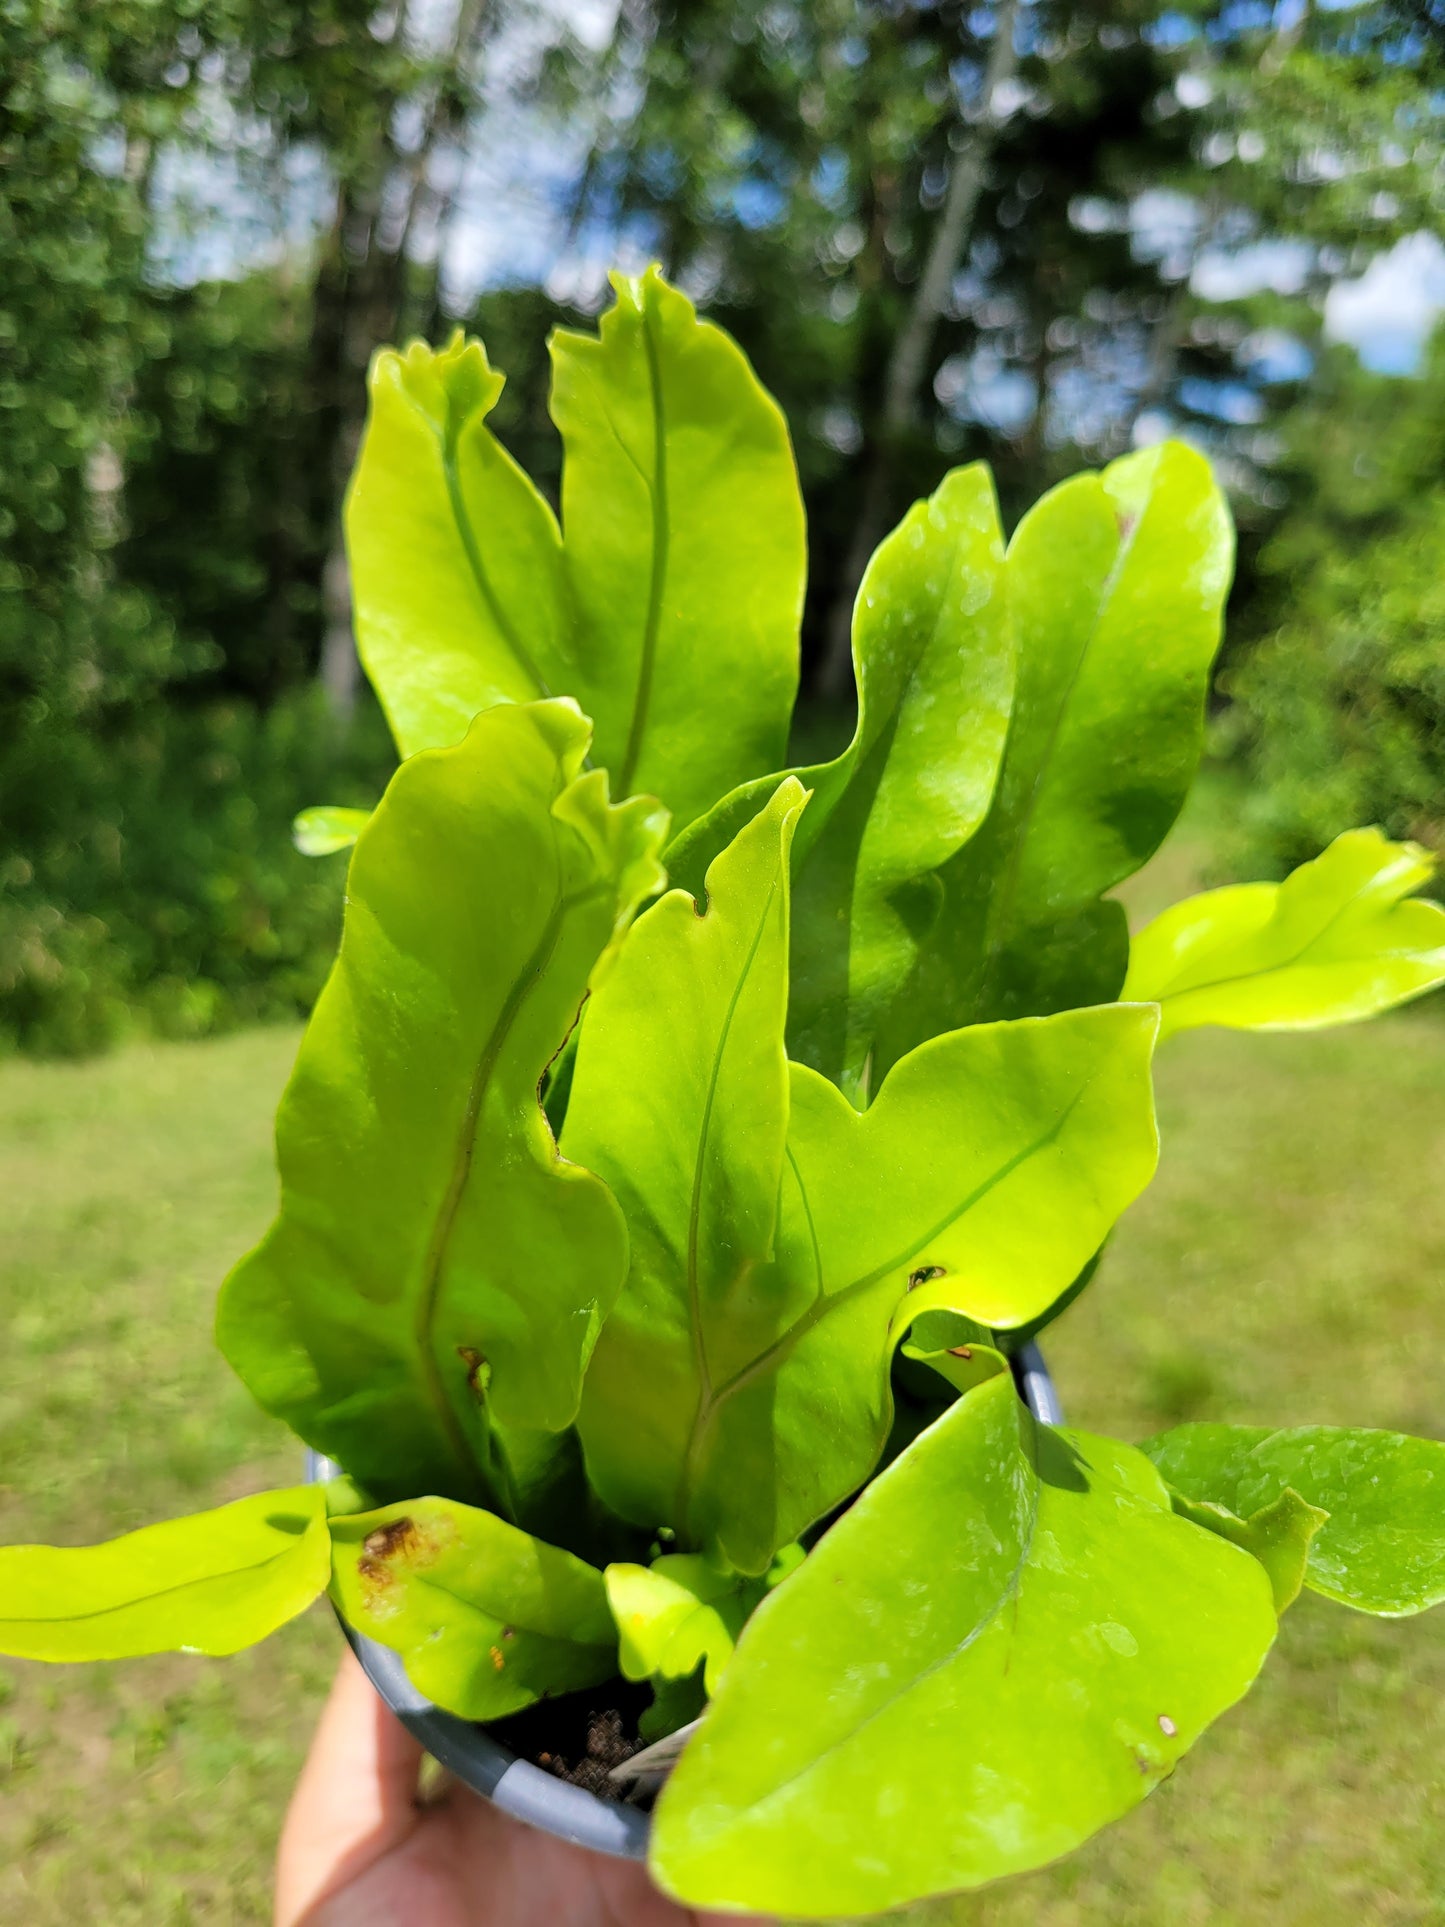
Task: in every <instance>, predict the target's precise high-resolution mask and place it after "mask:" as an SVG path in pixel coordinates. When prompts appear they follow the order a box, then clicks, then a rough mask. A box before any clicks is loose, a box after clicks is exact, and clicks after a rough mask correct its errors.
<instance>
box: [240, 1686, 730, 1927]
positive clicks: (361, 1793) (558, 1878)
mask: <svg viewBox="0 0 1445 1927" xmlns="http://www.w3.org/2000/svg"><path fill="white" fill-rule="evenodd" d="M421 1760H422V1749H421V1747H420V1746H419V1745H418V1744H417V1742H416V1741H415V1740H414V1739H413V1738H412V1737H411V1735H410V1734H409V1733H408V1732H407V1731H406V1729H405V1727H403V1726H402V1725H401V1723H400V1721H398V1720H397V1719H396V1718H395V1717H394V1716H393V1715H392V1714H391V1713H390V1712H388V1710H387V1708H386V1707H385V1706H384V1705H383V1704H382V1702H381V1700H380V1699H378V1697H377V1695H376V1693H375V1691H374V1690H373V1688H372V1686H371V1683H370V1681H369V1680H368V1679H367V1677H366V1675H365V1674H364V1673H363V1672H362V1670H361V1668H360V1666H359V1665H358V1664H357V1662H356V1660H355V1658H354V1657H353V1656H352V1654H351V1653H349V1652H348V1653H347V1655H346V1657H345V1658H344V1659H343V1660H342V1662H341V1670H340V1672H338V1674H337V1675H336V1680H335V1683H334V1685H333V1686H332V1688H331V1696H330V1698H329V1699H328V1700H327V1702H326V1708H325V1711H324V1712H323V1713H322V1715H321V1724H320V1726H319V1727H318V1728H317V1730H316V1738H315V1739H314V1740H313V1741H312V1744H311V1751H310V1754H309V1755H308V1756H307V1760H306V1765H305V1766H304V1767H303V1768H302V1771H301V1778H300V1779H299V1781H298V1782H297V1784H296V1791H295V1793H294V1794H293V1795H292V1798H291V1806H290V1809H289V1811H288V1812H287V1815H286V1824H285V1826H284V1828H283V1829H282V1833H281V1849H280V1854H279V1856H278V1860H277V1869H276V1927H537V1923H538V1922H542V1921H545V1922H547V1923H548V1927H722V1924H723V1922H724V1916H723V1915H721V1914H697V1913H694V1912H692V1910H691V1909H689V1908H686V1907H678V1906H676V1905H675V1904H674V1903H673V1902H672V1901H670V1900H667V1899H665V1898H664V1897H663V1895H661V1894H660V1893H658V1891H657V1889H656V1888H655V1887H654V1886H653V1885H652V1883H651V1881H650V1880H649V1879H648V1877H647V1872H646V1869H645V1868H644V1867H643V1866H641V1865H640V1864H639V1863H638V1862H637V1861H634V1860H614V1859H611V1858H609V1857H608V1856H606V1855H604V1854H595V1853H588V1852H586V1851H584V1849H582V1848H581V1847H574V1846H571V1845H569V1844H568V1843H567V1842H566V1841H564V1840H556V1839H554V1838H553V1837H552V1836H551V1835H550V1834H546V1833H539V1832H538V1831H537V1830H536V1829H535V1828H532V1827H526V1826H523V1825H522V1824H521V1823H520V1821H516V1820H512V1819H509V1818H508V1816H507V1815H506V1814H504V1813H499V1812H498V1810H497V1809H496V1808H495V1807H494V1806H490V1805H489V1804H488V1803H487V1802H486V1801H485V1800H479V1799H478V1798H477V1797H476V1796H475V1795H474V1794H472V1793H470V1792H468V1791H467V1789H466V1788H465V1787H460V1786H452V1787H451V1788H449V1789H448V1791H447V1792H446V1794H445V1795H444V1796H443V1797H442V1798H441V1799H439V1800H438V1801H436V1802H435V1803H433V1804H429V1805H421V1804H419V1803H418V1800H417V1775H418V1772H419V1769H420V1766H421Z"/></svg>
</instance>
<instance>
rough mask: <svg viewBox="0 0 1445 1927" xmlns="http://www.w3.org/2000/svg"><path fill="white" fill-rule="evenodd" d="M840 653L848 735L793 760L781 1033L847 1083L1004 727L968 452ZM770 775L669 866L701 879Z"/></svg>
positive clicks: (918, 511)
mask: <svg viewBox="0 0 1445 1927" xmlns="http://www.w3.org/2000/svg"><path fill="white" fill-rule="evenodd" d="M853 662H854V671H855V674H856V677H857V683H858V726H857V729H856V730H855V732H854V736H853V740H852V742H851V743H849V745H848V747H847V748H846V749H845V750H844V751H843V753H842V755H841V756H839V757H837V758H836V759H835V760H834V761H833V762H831V763H822V764H817V765H815V766H813V767H812V768H809V769H799V770H797V771H795V772H794V774H795V775H797V776H798V778H799V779H800V781H802V782H803V783H804V784H805V785H806V786H807V788H809V789H810V790H811V791H812V792H813V797H812V801H811V802H810V804H809V806H808V813H807V815H806V816H805V817H804V819H803V821H802V823H801V824H800V825H799V827H798V835H797V838H796V839H795V841H794V844H793V935H792V957H791V974H792V986H791V992H790V996H789V1008H788V1046H789V1049H790V1051H791V1053H792V1055H793V1056H794V1057H796V1058H798V1059H799V1060H800V1061H801V1062H803V1063H805V1064H810V1065H812V1067H813V1068H814V1069H815V1070H819V1071H822V1072H823V1073H824V1074H825V1075H826V1076H829V1077H832V1078H833V1079H834V1080H835V1081H837V1082H840V1083H841V1084H842V1085H843V1088H844V1089H845V1090H848V1091H849V1092H850V1093H852V1092H858V1093H859V1094H860V1095H861V1094H864V1087H865V1084H866V1073H867V1064H868V1053H869V1050H870V1047H871V1044H872V1039H873V1033H874V1031H875V1029H876V1028H877V1025H878V1023H879V1021H880V1019H881V1018H882V1016H883V1014H884V1012H885V1011H886V1010H887V1008H888V1005H889V1003H890V1002H891V1000H892V999H893V997H894V996H895V995H896V994H897V992H898V990H899V988H900V986H901V985H902V984H903V983H904V981H905V980H906V979H907V977H908V975H909V973H910V971H911V970H912V969H913V966H914V963H915V961H916V959H917V956H918V946H919V941H920V938H921V936H922V935H923V933H924V932H925V931H926V930H927V928H928V926H929V924H930V923H931V921H932V919H933V917H934V915H935V914H936V912H937V908H938V896H939V892H938V885H937V883H936V882H935V881H934V878H933V875H932V872H933V871H934V870H936V869H937V868H938V866H939V865H940V864H941V863H943V862H945V861H946V860H947V859H948V858H949V857H951V856H952V855H953V853H954V852H955V851H956V850H957V849H959V848H960V847H961V845H962V844H964V843H965V842H967V840H968V838H969V837H970V836H971V835H972V834H973V832H974V830H975V829H976V828H977V827H978V825H979V823H980V822H981V821H982V819H983V816H984V813H985V812H986V810H987V809H988V805H989V799H990V798H991V796H992V794H993V786H994V781H995V779H996V777H997V774H998V766H999V758H1000V756H1001V755H1002V752H1003V742H1004V734H1005V731H1006V729H1007V727H1008V715H1009V700H1010V696H1011V693H1012V689H1013V658H1012V646H1011V640H1010V634H1009V629H1008V622H1007V610H1006V607H1005V598H1004V593H1003V537H1002V533H1001V531H1000V528H999V520H998V504H997V501H996V498H995V496H994V489H993V481H992V478H991V477H990V475H989V472H988V470H987V469H986V468H985V467H983V465H982V464H979V463H976V464H974V465H973V466H972V467H969V468H960V469H955V470H953V472H952V473H951V474H949V475H947V476H945V478H944V480H943V481H942V482H941V483H940V484H939V487H938V488H937V489H936V490H935V492H934V494H933V495H932V496H931V497H930V498H929V499H928V500H927V501H924V502H917V503H915V504H914V506H913V507H912V508H911V509H910V510H909V512H908V514H907V515H906V516H905V517H904V519H903V521H902V523H901V524H900V525H899V527H898V528H896V529H895V530H894V531H893V533H892V534H891V535H890V536H889V537H888V538H887V540H886V541H885V542H884V543H883V544H882V545H881V547H880V548H879V549H878V551H877V553H876V554H875V555H874V557H873V560H872V562H871V563H870V564H869V566H868V572H867V574H866V575H865V576H864V578H863V585H862V588H861V589H860V590H859V593H858V602H857V606H856V608H855V610H854V616H853ZM779 780H780V779H778V778H776V777H772V778H766V779H763V780H762V781H759V782H756V783H751V784H745V785H744V786H743V787H742V788H741V789H740V790H736V791H734V792H733V794H732V795H731V796H728V797H725V798H724V800H723V801H722V802H721V803H720V804H719V805H718V806H717V807H716V808H715V809H714V810H711V811H710V812H709V813H708V815H707V816H706V817H704V818H703V819H702V820H701V821H699V822H698V823H695V824H694V825H693V826H692V827H691V828H690V829H689V830H687V831H685V832H684V833H683V835H682V836H681V837H679V838H678V839H677V840H676V841H675V842H674V844H673V845H672V847H671V848H670V850H669V851H668V856H667V862H668V869H669V873H670V874H671V876H672V877H673V880H674V881H675V882H678V883H681V884H683V885H684V886H685V887H687V888H689V889H694V890H696V889H698V888H700V886H701V880H702V872H703V869H704V867H705V865H706V863H707V862H708V861H710V860H711V858H712V856H713V855H715V854H716V852H717V851H718V850H719V849H720V848H722V847H724V846H725V845H726V844H727V842H728V841H729V840H730V839H731V837H732V836H734V835H735V834H736V832H737V831H738V829H739V828H740V827H741V826H742V824H743V823H745V822H746V821H747V820H748V819H749V818H750V817H751V816H752V815H753V814H754V812H755V811H756V810H757V809H758V808H759V807H760V805H761V804H762V802H763V801H764V800H765V796H766V795H767V793H768V791H767V785H768V784H770V783H773V784H775V783H776V782H777V781H779Z"/></svg>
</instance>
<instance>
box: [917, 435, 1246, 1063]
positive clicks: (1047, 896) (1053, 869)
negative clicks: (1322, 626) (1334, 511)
mask: <svg viewBox="0 0 1445 1927" xmlns="http://www.w3.org/2000/svg"><path fill="white" fill-rule="evenodd" d="M1232 560H1233V537H1232V531H1231V527H1230V520H1229V512H1228V509H1227V507H1226V505H1225V502H1224V498H1223V496H1222V495H1221V493H1220V491H1219V489H1218V487H1217V486H1216V484H1215V482H1214V479H1213V477H1212V475H1211V474H1210V471H1209V466H1208V463H1207V462H1206V461H1205V460H1204V458H1203V457H1202V456H1201V455H1198V454H1197V453H1195V451H1194V450H1192V449H1190V448H1186V447H1185V446H1183V445H1182V444H1181V443H1177V442H1173V443H1164V444H1162V445H1161V446H1159V447H1157V448H1150V449H1146V450H1143V451H1141V452H1140V453H1139V454H1136V455H1129V456H1126V457H1125V458H1124V459H1123V460H1122V461H1118V462H1114V463H1112V464H1111V465H1110V466H1109V467H1108V468H1107V469H1105V470H1104V471H1103V473H1102V474H1099V475H1078V476H1075V477H1074V478H1073V479H1072V480H1071V481H1067V482H1064V483H1062V484H1061V485H1060V486H1059V487H1058V488H1055V489H1053V490H1051V492H1050V493H1049V494H1047V495H1046V496H1044V498H1043V499H1042V500H1041V501H1040V502H1039V503H1038V504H1037V505H1036V506H1035V507H1034V508H1033V509H1031V510H1030V511H1029V513H1028V514H1027V515H1026V516H1025V517H1024V519H1023V521H1022V522H1021V523H1020V525H1019V527H1018V530H1017V532H1016V533H1015V535H1014V537H1013V540H1012V542H1011V543H1010V544H1009V550H1008V565H1007V584H1008V600H1009V609H1010V616H1011V621H1012V624H1013V631H1014V641H1015V647H1016V650H1017V667H1016V684H1015V693H1014V702H1013V713H1012V718H1011V721H1010V724H1009V734H1008V743H1007V747H1006V749H1005V752H1004V759H1003V768H1002V772H1001V774H1000V777H999V782H998V788H997V791H996V793H995V795H994V799H993V804H992V807H991V808H990V810H989V813H988V817H987V820H986V821H985V823H984V825H983V827H982V828H981V829H980V830H979V832H978V834H977V835H976V836H974V837H973V838H972V840H971V841H970V842H969V843H968V844H966V845H965V846H964V848H963V849H962V850H961V851H960V852H959V853H958V855H957V856H956V857H954V858H953V859H952V860H951V861H950V862H949V863H947V864H946V865H945V866H944V868H943V870H942V872H941V877H942V882H943V887H944V897H943V908H942V910H941V912H940V915H939V919H938V922H937V924H936V925H935V927H934V929H933V932H932V934H931V936H930V937H929V940H928V942H927V944H926V945H925V948H924V953H923V956H922V958H921V960H920V965H919V970H918V972H917V974H916V976H915V978H914V981H913V983H912V984H911V985H910V986H909V989H908V992H907V994H906V995H905V996H904V997H903V998H901V999H900V1000H899V1003H898V1006H897V1008H898V1012H899V1016H898V1020H897V1023H896V1024H895V1025H893V1026H891V1027H890V1030H889V1033H888V1038H887V1040H886V1042H887V1048H886V1051H885V1056H886V1058H887V1059H889V1060H891V1059H892V1058H894V1057H896V1056H898V1055H900V1054H901V1053H902V1051H903V1050H905V1049H907V1048H908V1046H909V1045H911V1044H913V1043H916V1042H917V1041H919V1039H920V1038H923V1037H926V1036H929V1035H933V1034H935V1033H937V1032H939V1031H944V1030H949V1029H952V1028H954V1027H955V1026H959V1025H964V1024H969V1023H977V1022H981V1021H986V1020H989V1019H993V1018H998V1017H1016V1016H1026V1015H1030V1014H1034V1013H1039V1012H1046V1011H1052V1010H1059V1009H1064V1008H1068V1007H1070V1006H1073V1005H1078V1004H1085V1003H1097V1002H1104V1001H1107V1000H1108V999H1110V998H1112V997H1115V996H1117V995H1118V992H1119V987H1120V985H1121V984H1122V983H1123V980H1124V972H1125V969H1126V966H1127V959H1128V941H1127V931H1126V928H1125V922H1124V913H1123V911H1122V909H1121V908H1120V907H1119V906H1118V905H1117V904H1115V903H1112V902H1104V901H1102V900H1101V899H1102V897H1103V893H1104V892H1105V891H1106V890H1109V889H1111V888H1112V887H1113V886H1114V885H1115V884H1116V883H1118V882H1120V881H1121V880H1122V879H1123V878H1124V877H1126V876H1129V875H1130V874H1131V873H1132V872H1133V871H1135V870H1137V869H1138V868H1139V866H1140V864H1141V863H1143V862H1144V861H1145V859H1146V858H1147V857H1149V856H1150V855H1152V854H1153V852H1154V850H1155V849H1156V848H1157V847H1158V845H1159V843H1160V841H1161V840H1162V838H1163V836H1164V833H1165V831H1166V830H1167V829H1168V828H1169V826H1170V824H1171V823H1172V822H1173V821H1174V818H1175V816H1176V815H1177V813H1178V810H1179V807H1180V805H1181V803H1182V802H1183V800H1184V797H1185V794H1186V792H1187V790H1188V787H1189V784H1190V781H1191V779H1192V778H1193V775H1194V771H1195V767H1196V765H1197V763H1198V760H1199V752H1200V746H1201V742H1202V737H1203V724H1204V697H1205V690H1206V687H1207V684H1208V676H1209V665H1210V663H1211V661H1212V659H1213V656H1214V652H1215V649H1216V648H1217V646H1218V642H1219V633H1220V622H1221V616H1222V611H1223V606H1224V598H1225V595H1226V593H1227V591H1228V588H1229V580H1230V573H1231V567H1232Z"/></svg>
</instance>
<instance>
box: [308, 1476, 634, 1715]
mask: <svg viewBox="0 0 1445 1927" xmlns="http://www.w3.org/2000/svg"><path fill="white" fill-rule="evenodd" d="M331 1538H332V1546H333V1555H332V1577H331V1591H332V1597H333V1598H334V1599H335V1601H336V1604H337V1606H338V1607H339V1608H340V1610H341V1612H342V1614H343V1615H344V1616H345V1618H346V1620H347V1623H348V1624H349V1625H351V1626H353V1627H354V1628H355V1629H356V1631H357V1632H359V1633H365V1634H366V1635H367V1636H368V1638H371V1639H377V1640H380V1641H381V1643H382V1644H383V1645H385V1646H390V1647H391V1648H392V1650H393V1651H394V1652H397V1653H399V1654H400V1655H401V1657H402V1660H403V1662H404V1663H405V1666H406V1670H407V1675H408V1677H409V1678H410V1680H411V1682H412V1684H413V1686H415V1687H416V1688H417V1690H418V1692H421V1693H425V1694H426V1696H427V1698H428V1699H432V1700H435V1701H436V1703H437V1705H438V1706H443V1707H445V1708H446V1709H447V1711H448V1712H450V1713H456V1714H457V1715H458V1716H459V1717H460V1718H462V1719H469V1720H489V1719H500V1718H501V1717H502V1715H503V1714H505V1713H515V1712H517V1711H519V1710H520V1709H521V1708H522V1707H524V1706H530V1705H531V1704H532V1702H533V1701H534V1700H538V1699H541V1698H542V1697H543V1696H544V1695H546V1694H549V1693H567V1692H572V1691H573V1690H575V1689H577V1688H580V1687H583V1686H595V1685H598V1684H600V1683H601V1681H603V1680H604V1679H608V1678H610V1677H611V1676H612V1675H613V1674H614V1673H615V1672H616V1670H617V1634H616V1629H615V1628H614V1626H613V1623H612V1615H611V1613H610V1612H609V1611H608V1607H607V1592H606V1588H605V1587H604V1585H603V1583H602V1574H601V1573H600V1572H598V1571H597V1570H596V1568H595V1567H593V1566H589V1565H587V1564H585V1563H584V1562H583V1561H582V1560H581V1559H574V1558H573V1556H572V1555H571V1553H569V1552H562V1551H560V1550H559V1549H558V1548H557V1547H556V1546H549V1545H544V1544H543V1542H542V1541H541V1540H540V1539H534V1538H532V1537H531V1536H530V1535H529V1534H528V1533H525V1532H519V1531H518V1530H517V1528H516V1527H515V1526H512V1525H508V1524H507V1523H506V1521H505V1520H503V1519H498V1518H496V1517H495V1516H494V1515H493V1514H492V1513H490V1512H482V1511H479V1510H477V1509H476V1508H475V1507H473V1506H467V1505H458V1504H455V1503H453V1502H452V1501H450V1500H447V1499H413V1500H407V1501H404V1502H403V1503H402V1504H400V1505H393V1506H386V1507H383V1508H382V1509H380V1510H378V1511H375V1512H363V1513H360V1514H358V1515H356V1516H354V1517H351V1518H345V1519H336V1520H333V1521H332V1526H331Z"/></svg>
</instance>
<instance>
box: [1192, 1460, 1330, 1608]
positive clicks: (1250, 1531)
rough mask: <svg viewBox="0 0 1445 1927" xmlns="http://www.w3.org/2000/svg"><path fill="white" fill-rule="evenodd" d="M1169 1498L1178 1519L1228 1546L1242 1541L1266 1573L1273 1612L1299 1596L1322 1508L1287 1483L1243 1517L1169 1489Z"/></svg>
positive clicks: (1322, 1519)
mask: <svg viewBox="0 0 1445 1927" xmlns="http://www.w3.org/2000/svg"><path fill="white" fill-rule="evenodd" d="M1170 1498H1171V1499H1172V1500H1173V1502H1174V1510H1175V1511H1176V1512H1177V1513H1179V1514H1180V1515H1181V1516H1182V1517H1183V1518H1185V1519H1189V1520H1191V1521H1192V1522H1193V1523H1194V1524H1195V1525H1197V1526H1203V1527H1205V1529H1206V1530H1207V1531H1209V1532H1217V1533H1218V1534H1219V1536H1220V1538H1221V1539H1228V1540H1229V1542H1230V1543H1231V1545H1236V1546H1242V1547H1243V1548H1244V1550H1245V1551H1246V1552H1247V1553H1249V1554H1250V1555H1251V1556H1252V1557H1253V1558H1255V1559H1257V1560H1258V1561H1259V1563H1260V1564H1261V1565H1262V1566H1263V1567H1264V1569H1265V1571H1266V1572H1267V1573H1268V1574H1269V1583H1270V1588H1271V1590H1272V1592H1273V1594H1274V1609H1275V1611H1276V1612H1277V1613H1283V1612H1284V1611H1285V1609H1286V1608H1287V1607H1289V1606H1292V1605H1293V1604H1294V1602H1295V1601H1296V1599H1298V1598H1299V1596H1300V1593H1301V1591H1302V1589H1303V1587H1304V1583H1305V1575H1306V1573H1307V1571H1308V1569H1309V1556H1310V1541H1311V1540H1312V1539H1313V1538H1314V1536H1315V1534H1316V1533H1317V1532H1318V1531H1319V1529H1320V1527H1321V1526H1322V1525H1323V1524H1324V1523H1325V1521H1326V1519H1328V1518H1329V1516H1330V1515H1329V1514H1328V1512H1324V1511H1321V1509H1320V1508H1319V1506H1314V1505H1308V1504H1307V1503H1306V1502H1305V1500H1303V1499H1302V1498H1301V1497H1300V1495H1299V1494H1298V1492H1296V1491H1295V1490H1294V1489H1293V1488H1292V1487H1290V1486H1286V1487H1285V1489H1284V1491H1283V1492H1281V1493H1280V1495H1279V1497H1278V1498H1277V1499H1275V1500H1274V1501H1273V1502H1272V1503H1271V1504H1270V1505H1264V1506H1261V1507H1260V1508H1259V1510H1258V1511H1257V1512H1252V1513H1251V1514H1250V1515H1249V1517H1248V1518H1247V1519H1241V1518H1239V1517H1238V1515H1237V1514H1236V1513H1233V1512H1231V1511H1230V1510H1229V1508H1228V1507H1227V1506H1222V1505H1214V1504H1211V1503H1210V1502H1208V1501H1207V1500H1201V1499H1188V1498H1186V1497H1185V1496H1184V1494H1183V1493H1181V1492H1175V1491H1173V1490H1172V1489H1171V1492H1170Z"/></svg>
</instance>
